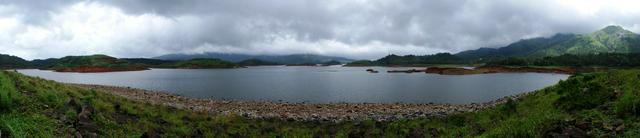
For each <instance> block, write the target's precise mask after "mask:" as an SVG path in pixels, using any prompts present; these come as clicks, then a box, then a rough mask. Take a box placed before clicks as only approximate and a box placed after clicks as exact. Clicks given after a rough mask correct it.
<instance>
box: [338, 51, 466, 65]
mask: <svg viewBox="0 0 640 138" xmlns="http://www.w3.org/2000/svg"><path fill="white" fill-rule="evenodd" d="M464 63H466V62H465V60H463V59H461V58H459V57H457V56H455V55H451V54H449V53H438V54H434V55H425V56H415V55H406V56H398V55H393V54H392V55H388V56H386V57H383V58H381V59H378V60H375V61H367V60H359V61H355V62H351V63H349V64H347V65H346V66H429V65H439V64H464Z"/></svg>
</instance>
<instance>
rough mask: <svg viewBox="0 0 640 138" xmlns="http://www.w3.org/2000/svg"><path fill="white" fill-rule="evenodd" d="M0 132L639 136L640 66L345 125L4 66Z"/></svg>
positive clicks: (27, 134) (0, 81)
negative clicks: (454, 108) (218, 109)
mask: <svg viewBox="0 0 640 138" xmlns="http://www.w3.org/2000/svg"><path fill="white" fill-rule="evenodd" d="M0 131H1V132H2V135H3V136H7V135H9V136H12V137H72V136H76V135H82V136H85V137H86V136H101V137H141V136H143V135H144V136H152V137H153V136H161V137H468V136H469V137H476V136H480V137H568V136H574V137H589V136H590V137H639V136H640V70H620V71H611V72H601V73H591V74H579V75H574V76H572V77H570V78H569V79H568V80H565V81H562V82H560V83H559V84H558V85H555V86H552V87H548V88H545V89H542V90H539V91H536V92H534V93H532V94H530V95H528V96H526V97H524V98H523V99H520V100H514V101H509V102H507V103H504V104H500V105H498V106H496V107H493V108H488V109H484V110H481V111H478V112H470V113H462V114H457V115H451V116H446V117H427V118H417V119H401V120H397V121H392V122H375V121H371V120H365V121H357V122H351V121H347V122H341V123H331V122H323V121H319V122H297V121H286V120H277V119H258V120H257V119H248V118H244V117H241V116H234V115H229V116H227V115H211V114H207V113H198V112H191V111H187V110H182V109H176V108H171V107H167V106H159V105H151V104H149V103H143V102H136V101H131V100H126V99H125V98H123V97H118V96H115V95H112V94H109V93H107V92H103V91H96V90H87V89H82V88H78V87H73V86H67V85H64V84H60V83H56V82H53V81H47V80H43V79H38V78H33V77H26V76H23V75H21V74H18V73H14V72H6V71H1V72H0Z"/></svg>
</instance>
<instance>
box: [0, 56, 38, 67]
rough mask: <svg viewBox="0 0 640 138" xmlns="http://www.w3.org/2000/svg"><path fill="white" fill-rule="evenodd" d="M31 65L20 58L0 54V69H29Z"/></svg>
mask: <svg viewBox="0 0 640 138" xmlns="http://www.w3.org/2000/svg"><path fill="white" fill-rule="evenodd" d="M29 67H32V65H31V64H30V63H29V61H26V60H24V59H22V58H20V57H16V56H12V55H4V54H0V69H15V68H29Z"/></svg>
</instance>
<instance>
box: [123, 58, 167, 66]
mask: <svg viewBox="0 0 640 138" xmlns="http://www.w3.org/2000/svg"><path fill="white" fill-rule="evenodd" d="M122 60H125V61H127V62H129V63H133V64H141V65H146V66H149V67H154V66H159V65H162V64H167V63H175V62H177V61H173V60H161V59H149V58H123V59H122Z"/></svg>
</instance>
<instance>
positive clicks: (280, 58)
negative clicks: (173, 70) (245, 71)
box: [154, 52, 354, 64]
mask: <svg viewBox="0 0 640 138" xmlns="http://www.w3.org/2000/svg"><path fill="white" fill-rule="evenodd" d="M154 58H155V59H162V60H189V59H194V58H217V59H222V60H226V61H232V62H240V61H243V60H248V59H259V60H263V61H269V62H275V63H282V64H303V63H318V64H319V63H324V62H329V61H333V60H335V61H339V62H343V63H346V62H351V61H354V60H352V59H348V58H344V57H334V56H322V55H314V54H292V55H245V54H230V53H213V52H210V53H203V54H169V55H163V56H158V57H154Z"/></svg>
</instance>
